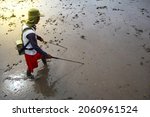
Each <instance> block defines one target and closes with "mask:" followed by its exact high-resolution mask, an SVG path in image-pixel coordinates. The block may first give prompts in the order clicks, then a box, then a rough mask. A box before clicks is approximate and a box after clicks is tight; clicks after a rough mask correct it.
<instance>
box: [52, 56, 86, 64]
mask: <svg viewBox="0 0 150 117" xmlns="http://www.w3.org/2000/svg"><path fill="white" fill-rule="evenodd" d="M52 58H53V59H59V60H64V61H69V62H74V63H79V64H82V65H83V64H84V63H82V62H78V61H73V60H69V59H64V58H59V57H52Z"/></svg>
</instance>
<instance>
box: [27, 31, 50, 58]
mask: <svg viewBox="0 0 150 117" xmlns="http://www.w3.org/2000/svg"><path fill="white" fill-rule="evenodd" d="M27 38H28V39H29V41H30V43H31V45H32V47H33V48H34V49H35V50H36V51H37V52H38V53H40V54H42V55H43V56H47V53H46V52H44V51H43V50H42V49H41V48H40V47H39V46H38V45H37V40H36V38H35V34H34V33H30V34H28V35H27Z"/></svg>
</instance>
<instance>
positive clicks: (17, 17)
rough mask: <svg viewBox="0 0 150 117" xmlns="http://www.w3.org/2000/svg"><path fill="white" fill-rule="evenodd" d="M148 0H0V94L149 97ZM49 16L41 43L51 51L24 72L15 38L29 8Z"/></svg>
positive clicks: (5, 96) (42, 28)
mask: <svg viewBox="0 0 150 117" xmlns="http://www.w3.org/2000/svg"><path fill="white" fill-rule="evenodd" d="M149 6H150V1H149V0H1V1H0V27H1V29H0V99H1V100H10V99H14V100H20V99H23V100H28V99H33V100H43V99H44V100H49V99H53V100H54V99H62V100H64V99H67V100H68V99H73V100H79V99H80V100H85V99H89V100H103V99H138V100H145V99H150V7H149ZM32 7H34V8H38V9H39V10H40V11H41V13H42V14H44V15H45V17H42V18H41V20H40V22H39V24H38V25H37V33H38V34H39V35H40V36H42V37H43V39H44V40H45V41H47V42H48V43H47V44H46V45H43V44H42V43H41V42H39V45H40V46H41V48H42V49H43V50H45V51H46V52H48V53H50V54H51V55H53V56H57V57H61V58H65V59H71V60H74V61H80V62H83V63H84V64H83V65H82V64H79V63H74V62H69V61H63V60H57V59H51V60H49V61H48V67H47V68H44V67H43V65H42V62H41V61H39V67H38V68H37V69H36V70H35V73H34V75H35V77H36V80H30V79H28V78H27V77H26V69H27V66H26V63H25V59H24V56H23V55H22V56H19V55H18V52H17V50H16V49H15V46H16V45H15V41H16V40H17V39H18V38H20V35H21V26H22V24H23V23H24V22H25V20H26V19H27V12H28V10H29V9H30V8H32Z"/></svg>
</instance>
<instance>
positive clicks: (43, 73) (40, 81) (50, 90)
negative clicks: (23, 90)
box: [34, 67, 57, 97]
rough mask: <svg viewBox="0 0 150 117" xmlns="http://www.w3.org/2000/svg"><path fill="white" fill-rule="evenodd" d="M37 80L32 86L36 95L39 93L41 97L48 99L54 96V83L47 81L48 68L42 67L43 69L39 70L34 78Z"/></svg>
mask: <svg viewBox="0 0 150 117" xmlns="http://www.w3.org/2000/svg"><path fill="white" fill-rule="evenodd" d="M35 77H36V78H37V80H36V81H35V84H34V89H35V92H36V93H41V94H42V95H43V96H46V97H49V96H54V95H55V93H56V89H55V84H56V82H57V81H55V82H50V81H49V80H50V79H48V78H49V77H50V76H49V68H48V67H44V68H43V69H41V70H39V71H38V73H37V76H35Z"/></svg>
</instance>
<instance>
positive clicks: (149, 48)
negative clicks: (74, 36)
mask: <svg viewBox="0 0 150 117" xmlns="http://www.w3.org/2000/svg"><path fill="white" fill-rule="evenodd" d="M142 47H143V48H144V50H145V51H146V52H147V53H149V52H150V47H146V44H144V45H142Z"/></svg>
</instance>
